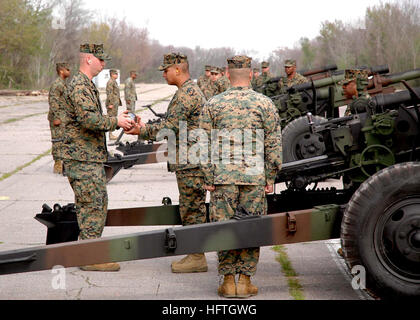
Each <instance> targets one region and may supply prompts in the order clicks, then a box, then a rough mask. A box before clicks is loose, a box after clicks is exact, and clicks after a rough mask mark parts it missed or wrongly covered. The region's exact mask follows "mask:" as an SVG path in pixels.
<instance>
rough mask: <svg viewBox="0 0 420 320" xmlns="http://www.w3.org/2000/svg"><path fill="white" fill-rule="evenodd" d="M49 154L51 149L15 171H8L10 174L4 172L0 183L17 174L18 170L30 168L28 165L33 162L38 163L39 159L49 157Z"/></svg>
mask: <svg viewBox="0 0 420 320" xmlns="http://www.w3.org/2000/svg"><path fill="white" fill-rule="evenodd" d="M50 153H51V149H49V150H47V151H45V152H44V153H42V154H40V155H39V156H37V157H35V158H34V159H32V160H31V161H29V162H27V163H25V164H23V165H21V166H19V167H17V168H16V169H15V170H13V171H10V172H6V173H5V174H3V175H2V176H1V177H0V181H3V180H5V179H7V178H9V177H10V176H12V175H14V174H15V173H17V172H19V171H20V170H22V169H24V168H26V167H28V166H30V165H31V164H32V163H34V162H35V161H38V160H39V159H41V158H43V157H45V156H47V155H49V154H50Z"/></svg>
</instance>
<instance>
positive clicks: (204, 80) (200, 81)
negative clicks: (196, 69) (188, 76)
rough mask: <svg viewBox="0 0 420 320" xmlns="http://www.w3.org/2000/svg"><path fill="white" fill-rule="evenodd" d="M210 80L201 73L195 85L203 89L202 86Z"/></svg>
mask: <svg viewBox="0 0 420 320" xmlns="http://www.w3.org/2000/svg"><path fill="white" fill-rule="evenodd" d="M209 81H210V78H207V77H206V75H205V74H203V75H201V76H200V77H199V78H198V80H197V85H198V87H199V88H200V89H201V91H203V88H204V86H206V85H207V83H208V82H209Z"/></svg>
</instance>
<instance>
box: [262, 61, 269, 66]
mask: <svg viewBox="0 0 420 320" xmlns="http://www.w3.org/2000/svg"><path fill="white" fill-rule="evenodd" d="M269 66H270V64H269V63H268V62H267V61H263V62H261V68H268V67H269Z"/></svg>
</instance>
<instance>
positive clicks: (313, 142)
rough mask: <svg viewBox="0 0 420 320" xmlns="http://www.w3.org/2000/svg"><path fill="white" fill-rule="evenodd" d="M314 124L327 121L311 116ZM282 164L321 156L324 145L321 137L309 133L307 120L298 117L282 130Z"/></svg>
mask: <svg viewBox="0 0 420 320" xmlns="http://www.w3.org/2000/svg"><path fill="white" fill-rule="evenodd" d="M313 121H314V123H315V124H320V123H323V122H326V121H327V119H325V118H323V117H320V116H313ZM281 134H282V143H283V162H285V163H286V162H292V161H297V160H301V159H305V158H312V157H316V156H319V155H322V154H323V153H324V151H325V145H324V143H323V140H322V136H321V135H320V134H318V133H316V134H311V133H310V131H309V124H308V118H307V117H306V116H305V117H300V118H297V119H295V120H293V121H292V122H290V123H289V124H288V125H287V126H286V127H285V128H284V129H283V130H282V133H281Z"/></svg>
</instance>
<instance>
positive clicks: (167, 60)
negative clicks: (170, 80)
mask: <svg viewBox="0 0 420 320" xmlns="http://www.w3.org/2000/svg"><path fill="white" fill-rule="evenodd" d="M181 63H188V58H187V56H186V55H185V54H182V53H179V52H172V53H167V54H165V55H164V56H163V63H162V64H161V65H160V66H159V68H158V69H159V71H163V70H165V69H167V68H169V67H170V66H172V65H174V64H181Z"/></svg>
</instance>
